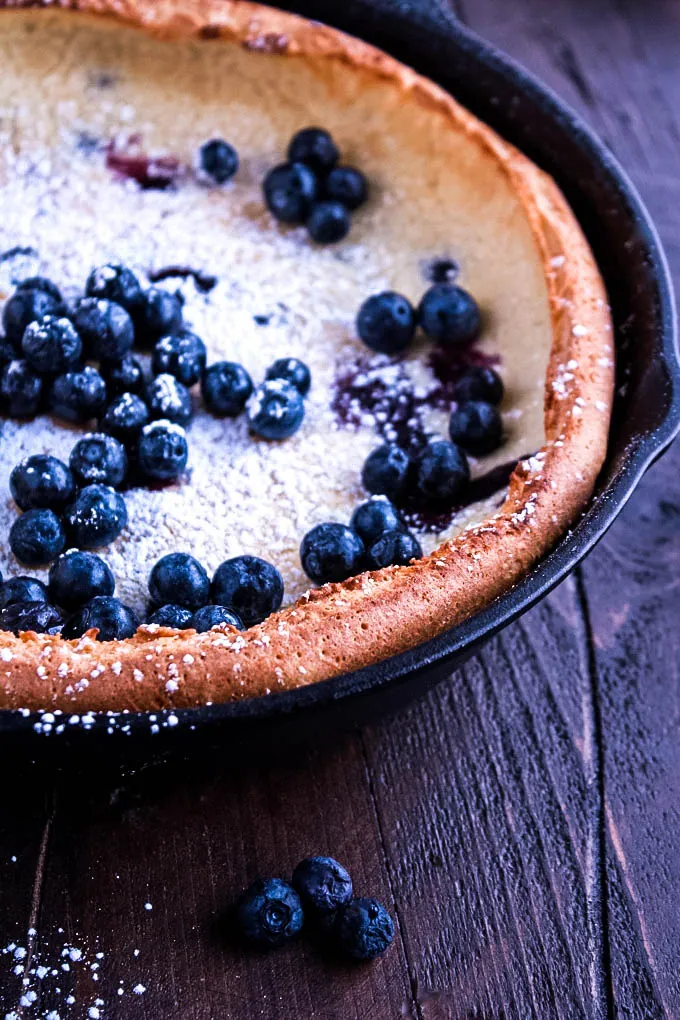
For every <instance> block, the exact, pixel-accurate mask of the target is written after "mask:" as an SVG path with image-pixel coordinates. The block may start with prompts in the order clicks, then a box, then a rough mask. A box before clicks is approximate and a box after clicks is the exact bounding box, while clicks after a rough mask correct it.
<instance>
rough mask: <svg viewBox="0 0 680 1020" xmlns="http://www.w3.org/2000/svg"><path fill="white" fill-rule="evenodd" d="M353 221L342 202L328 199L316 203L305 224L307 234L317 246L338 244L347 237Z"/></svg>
mask: <svg viewBox="0 0 680 1020" xmlns="http://www.w3.org/2000/svg"><path fill="white" fill-rule="evenodd" d="M351 225H352V221H351V218H350V215H349V212H348V211H347V208H346V207H345V206H344V205H343V204H342V202H335V201H334V200H333V199H326V200H325V201H323V202H315V203H314V204H313V205H312V208H311V209H310V210H309V215H308V216H307V220H306V222H305V226H306V227H307V232H308V234H309V236H310V237H311V239H312V240H313V241H316V243H317V244H336V243H337V242H338V241H342V239H343V237H347V235H348V233H349V228H350V227H351Z"/></svg>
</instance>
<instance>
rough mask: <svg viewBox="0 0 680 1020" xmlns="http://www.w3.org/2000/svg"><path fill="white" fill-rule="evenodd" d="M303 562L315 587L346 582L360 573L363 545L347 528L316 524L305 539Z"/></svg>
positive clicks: (337, 525)
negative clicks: (328, 582)
mask: <svg viewBox="0 0 680 1020" xmlns="http://www.w3.org/2000/svg"><path fill="white" fill-rule="evenodd" d="M300 560H301V562H302V569H303V570H304V572H305V574H306V575H307V577H309V578H310V580H312V581H314V583H315V584H325V583H326V582H327V581H345V580H347V578H348V577H353V576H354V575H355V574H358V573H360V572H361V570H362V568H363V561H364V543H363V542H362V541H361V539H360V538H359V536H358V535H357V534H355V532H354V531H352V530H351V529H350V528H347V527H346V526H345V525H344V524H333V523H331V524H317V525H316V527H315V528H312V530H311V531H308V532H307V534H306V535H305V537H304V538H303V539H302V544H301V546H300Z"/></svg>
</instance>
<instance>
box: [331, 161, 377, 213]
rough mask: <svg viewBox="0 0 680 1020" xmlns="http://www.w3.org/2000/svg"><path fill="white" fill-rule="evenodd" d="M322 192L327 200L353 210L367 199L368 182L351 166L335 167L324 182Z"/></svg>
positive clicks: (359, 171)
mask: <svg viewBox="0 0 680 1020" xmlns="http://www.w3.org/2000/svg"><path fill="white" fill-rule="evenodd" d="M324 191H325V193H326V195H327V196H328V198H332V199H334V200H335V201H336V202H342V204H343V205H344V206H345V208H346V209H351V210H354V209H358V208H359V206H360V205H363V204H364V202H365V201H366V199H367V198H368V181H367V180H366V177H365V176H364V174H362V172H361V170H357V169H356V168H355V167H353V166H336V167H333V169H332V170H331V172H330V173H329V175H328V177H327V178H326V180H325V182H324Z"/></svg>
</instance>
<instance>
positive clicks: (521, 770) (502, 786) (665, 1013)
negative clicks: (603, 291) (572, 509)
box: [0, 0, 680, 1020]
mask: <svg viewBox="0 0 680 1020" xmlns="http://www.w3.org/2000/svg"><path fill="white" fill-rule="evenodd" d="M456 10H457V13H458V15H459V16H460V17H461V18H462V19H464V21H466V22H467V23H468V24H469V25H471V26H472V27H473V28H474V29H476V30H478V31H479V32H480V33H481V34H482V35H484V36H486V37H487V38H489V39H491V40H492V41H493V42H495V43H497V44H498V45H499V46H500V47H501V48H503V49H504V50H506V51H507V52H509V53H510V54H512V55H513V56H515V57H516V58H517V59H519V60H520V61H521V62H523V63H524V64H525V65H527V66H528V67H529V68H531V69H532V70H533V71H535V72H536V73H537V74H538V75H540V76H541V77H542V78H543V79H544V80H545V81H547V82H549V83H550V84H551V85H552V86H553V87H554V88H555V89H556V90H557V91H558V92H559V93H560V94H561V95H563V96H564V97H565V98H566V99H567V100H568V101H569V102H570V103H571V104H572V105H573V106H575V107H576V108H577V109H579V110H580V111H581V113H582V114H583V115H584V116H585V118H586V119H587V120H588V121H589V122H590V123H591V124H592V125H593V126H594V127H595V128H596V129H597V131H599V132H600V134H601V135H602V136H603V137H604V138H605V140H606V141H607V143H608V144H609V145H610V146H611V148H612V149H613V150H614V151H615V153H616V154H617V156H618V157H619V159H620V160H621V161H622V163H623V164H624V165H625V166H626V167H627V168H628V170H629V171H630V173H631V175H632V176H633V178H634V180H635V181H636V183H637V184H638V186H639V187H640V189H641V191H642V194H643V196H644V197H645V199H646V201H647V202H648V204H649V206H650V208H651V210H652V213H653V215H654V216H655V218H656V221H657V223H658V225H659V227H660V230H661V233H662V235H663V239H664V241H665V243H666V248H667V252H668V255H669V257H670V260H671V264H672V266H673V268H674V270H675V272H676V274H678V275H679V276H680V173H679V168H680V66H679V60H678V58H679V45H680V4H678V3H677V0H580V2H579V0H550V2H549V3H548V2H547V0H458V3H457V5H456ZM679 617H680V449H678V448H677V447H676V449H675V450H674V451H671V453H670V454H669V455H667V456H666V457H665V458H664V460H663V461H662V462H661V463H659V464H658V465H657V466H656V467H655V468H654V469H653V470H652V471H651V472H650V473H649V475H648V477H647V478H646V480H645V482H644V484H643V485H641V486H640V489H639V491H638V493H637V495H636V496H635V497H634V499H633V500H632V501H631V504H630V506H629V507H628V509H627V510H626V511H625V512H624V514H623V515H622V517H621V519H620V520H619V522H618V523H617V525H616V526H615V527H614V528H613V529H612V531H611V533H610V534H609V535H608V537H607V538H606V539H605V540H604V541H603V543H602V544H601V545H600V546H599V548H598V549H597V550H596V551H595V553H594V554H593V555H591V556H590V558H589V559H588V560H587V562H585V563H584V564H583V566H582V567H581V568H580V569H579V570H578V571H577V572H576V574H575V575H574V576H573V577H571V578H570V579H569V580H568V581H566V582H565V583H564V584H563V585H562V586H561V588H559V589H558V590H557V591H556V592H555V593H554V594H553V595H552V596H551V597H549V598H548V599H547V600H546V601H545V602H543V603H542V604H541V605H539V606H538V607H537V608H535V609H534V610H533V611H532V612H531V613H529V614H528V615H527V616H526V617H524V618H523V619H522V620H520V621H519V622H518V623H516V624H514V625H513V626H511V627H509V628H508V629H507V630H506V631H505V633H504V634H503V635H502V636H501V637H500V638H498V639H496V640H495V641H493V642H492V643H491V644H490V645H489V646H487V648H486V649H485V650H484V651H483V652H482V653H481V654H480V655H478V656H477V657H476V658H475V659H474V660H473V661H472V662H471V664H470V665H469V666H467V667H466V668H465V669H463V670H461V671H459V672H457V673H456V674H455V675H454V676H452V677H451V679H450V680H449V681H448V682H446V683H444V684H442V685H441V686H440V687H439V688H438V689H437V690H436V691H435V692H434V693H432V694H431V695H430V696H429V697H427V698H425V699H424V700H423V701H421V702H420V703H419V704H416V705H414V706H413V707H412V708H411V709H410V710H409V711H408V712H406V713H405V714H403V715H402V716H401V717H399V718H396V719H391V720H388V721H385V722H384V724H382V725H380V726H376V727H375V728H372V729H367V730H365V731H364V732H362V733H357V734H356V735H354V736H352V737H350V738H347V739H345V740H344V741H343V742H341V743H340V744H338V745H336V746H333V747H325V746H324V740H323V738H322V736H321V735H320V739H319V749H318V750H317V751H314V752H312V753H305V754H303V755H298V756H297V757H292V758H289V759H288V760H286V761H285V762H284V763H283V764H281V763H279V764H269V765H261V766H260V767H258V768H255V769H253V768H250V767H249V768H242V769H240V770H237V771H235V770H234V769H233V768H229V769H226V768H218V767H217V766H213V767H211V768H210V770H208V771H207V772H206V770H203V772H202V774H200V775H198V776H196V775H192V776H191V777H190V778H188V777H187V776H186V775H185V774H184V772H183V770H182V769H177V768H175V769H171V770H169V771H168V772H167V774H166V773H161V774H160V775H159V774H158V773H157V771H152V773H151V774H147V773H141V774H138V775H134V776H128V777H127V778H125V779H124V780H119V781H117V782H115V783H114V782H112V781H111V779H110V778H107V777H106V776H103V775H102V776H101V777H97V776H93V777H90V781H89V782H87V781H86V780H85V779H83V778H80V779H73V778H69V777H68V776H56V777H53V778H50V779H49V780H48V781H45V780H41V781H40V782H39V783H38V782H35V781H34V780H32V779H31V777H30V776H23V775H22V774H21V773H20V772H19V771H17V770H15V769H14V768H13V767H12V765H11V763H10V764H5V765H4V766H3V775H2V780H1V786H0V949H5V950H7V947H8V946H9V945H11V943H16V949H11V950H9V951H5V952H4V953H0V1007H4V1008H0V1017H2V1016H4V1014H5V1013H6V1012H7V1013H9V1014H10V1017H11V1018H12V1020H14V1017H15V1013H14V1012H12V1011H13V1010H14V1011H16V1015H17V1016H20V1017H23V1018H33V1017H41V1018H44V1017H49V1018H50V1020H57V1016H58V1017H59V1018H60V1020H66V1018H67V1017H69V1018H81V1017H86V1018H87V1017H92V1018H96V1017H97V1016H100V1017H101V1018H102V1020H104V1018H105V1020H111V1018H122V1020H141V1018H147V1020H171V1018H177V1020H180V1018H181V1020H213V1018H214V1020H223V1018H231V1017H234V1018H237V1020H250V1018H254V1017H264V1018H267V1020H270V1018H271V1020H279V1018H281V1020H289V1018H290V1020H301V1018H307V1017H325V1018H331V1017H332V1018H338V1020H352V1018H355V1017H357V1018H362V1020H363V1018H368V1017H371V1018H376V1020H378V1018H397V1017H417V1018H421V1020H435V1018H456V1020H462V1018H470V1020H472V1018H477V1020H482V1018H484V1020H501V1018H507V1020H510V1018H513V1020H514V1018H521V1020H524V1018H529V1017H536V1018H540V1020H551V1018H553V1017H559V1018H572V1017H588V1018H590V1017H593V1018H601V1017H610V1016H618V1017H631V1018H635V1020H646V1018H656V1017H680V748H679V746H678V744H679V741H680V692H679V685H680V671H679V666H678V663H679V662H680V627H679V626H678V620H679ZM320 851H324V852H328V853H332V854H333V855H335V856H337V857H338V858H339V859H340V860H341V861H343V862H345V863H346V864H347V865H348V866H349V867H350V868H351V870H352V872H353V874H354V877H355V884H356V886H357V887H358V889H359V890H360V891H363V892H370V893H371V894H374V895H377V896H379V897H381V898H382V899H384V900H385V901H386V902H387V903H388V904H389V905H390V907H391V909H392V911H393V913H394V915H395V918H396V922H397V934H396V938H395V942H394V945H393V947H392V949H391V951H390V952H389V953H388V954H387V955H386V956H385V957H384V958H382V959H381V960H380V961H378V962H377V963H375V964H374V965H372V966H366V967H359V968H356V967H345V966H338V965H337V964H333V963H330V962H329V961H328V960H327V959H326V958H325V957H324V956H323V955H322V954H320V953H318V952H317V951H316V950H315V949H314V948H310V947H309V946H307V945H296V946H294V947H291V948H290V949H283V950H280V951H278V952H276V953H271V954H269V955H266V956H254V955H252V954H246V953H242V952H241V951H239V950H238V949H237V948H234V947H233V946H231V945H230V944H229V943H228V942H225V941H224V939H223V938H222V937H221V935H220V931H219V924H218V919H219V917H220V914H221V912H222V911H223V910H224V908H225V906H226V905H227V904H228V903H229V902H230V900H231V899H232V898H233V896H234V895H235V893H236V892H237V891H238V890H239V889H240V888H242V887H243V886H244V885H245V884H246V883H247V882H248V881H249V880H250V879H252V878H253V876H255V875H256V874H257V873H263V874H272V873H273V874H276V873H286V872H289V871H290V869H291V867H292V865H293V864H294V863H295V861H296V860H297V859H298V858H300V857H301V856H303V855H305V854H308V853H310V852H320ZM29 929H31V931H32V932H34V934H30V935H29V934H27V932H28V930H29ZM22 949H25V950H26V956H23V953H22V952H21V950H22ZM17 950H18V952H17ZM22 966H23V967H25V968H26V969H25V971H24V974H25V973H27V972H28V971H30V970H35V968H36V967H43V968H47V972H46V973H44V976H43V977H42V978H40V977H38V976H35V975H34V976H33V977H32V978H31V983H30V985H29V986H28V988H26V987H24V988H23V989H22V985H21V980H22V976H23V975H22V973H21V972H19V973H17V974H15V973H14V969H15V968H19V967H22ZM67 968H68V969H67ZM53 972H54V973H53ZM38 973H39V974H43V971H39V972H38ZM57 988H59V991H58V992H57V991H56V989H57ZM34 992H35V993H36V994H37V997H36V998H35V999H34V1000H33V994H34ZM121 992H122V994H121ZM22 994H24V995H25V996H27V998H25V1000H24V1005H21V1002H20V996H21V995H22ZM70 998H72V999H73V1000H74V1001H73V1002H71V1001H69V1000H70ZM31 1000H33V1001H31ZM50 1011H55V1012H50Z"/></svg>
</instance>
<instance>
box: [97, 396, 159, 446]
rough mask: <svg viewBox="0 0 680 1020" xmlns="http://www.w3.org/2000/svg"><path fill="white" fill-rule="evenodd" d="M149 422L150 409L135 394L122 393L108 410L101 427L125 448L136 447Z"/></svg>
mask: <svg viewBox="0 0 680 1020" xmlns="http://www.w3.org/2000/svg"><path fill="white" fill-rule="evenodd" d="M148 422H149V408H148V407H147V406H146V404H145V403H144V401H143V400H142V398H141V397H138V396H137V395H136V394H135V393H122V394H121V395H120V396H119V397H116V399H115V400H113V401H112V402H111V403H110V404H109V406H108V407H107V409H106V413H105V414H104V417H103V418H102V420H101V427H102V429H103V430H104V431H105V432H108V434H109V435H110V436H113V438H114V439H117V440H118V441H119V442H120V443H123V445H124V446H128V445H129V446H134V445H135V443H136V442H137V441H138V439H139V435H140V433H141V431H142V429H143V428H144V426H145V425H147V424H148Z"/></svg>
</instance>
